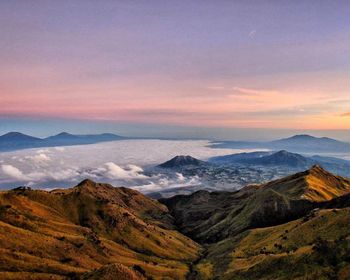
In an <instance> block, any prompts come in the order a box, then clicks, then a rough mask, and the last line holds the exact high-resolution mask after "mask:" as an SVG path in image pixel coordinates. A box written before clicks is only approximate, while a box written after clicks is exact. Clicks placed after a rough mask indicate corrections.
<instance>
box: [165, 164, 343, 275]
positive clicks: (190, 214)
mask: <svg viewBox="0 0 350 280" xmlns="http://www.w3.org/2000/svg"><path fill="white" fill-rule="evenodd" d="M349 183H350V180H349V179H345V178H342V177H339V176H335V175H333V174H331V173H329V172H327V171H326V170H324V169H322V168H320V167H319V166H314V167H312V168H311V169H310V170H307V171H304V172H300V173H297V174H294V175H292V176H288V177H286V178H284V179H281V180H276V181H273V182H270V183H267V184H263V185H256V186H247V187H245V188H243V189H242V190H240V191H237V192H207V191H199V192H196V193H193V194H192V195H189V196H175V197H172V198H169V199H162V200H161V202H162V203H164V204H166V205H167V206H168V208H169V209H170V211H171V213H172V215H173V216H174V217H175V220H176V222H177V224H178V226H179V229H180V231H181V232H183V233H184V234H186V235H188V236H190V237H191V238H193V239H194V240H197V242H199V243H203V244H206V250H205V252H204V253H203V254H202V257H201V258H200V259H199V260H198V261H197V262H196V263H195V265H194V267H193V269H192V274H191V275H192V279H216V278H217V279H272V278H276V279H294V278H300V279H306V278H308V279H322V277H323V278H324V279H348V278H349V277H350V260H349V258H348V255H349V253H350V240H349V237H350V228H349V226H348V223H349V222H350V208H349V206H350V185H349ZM334 207H337V209H334ZM329 208H332V209H329ZM339 208H341V209H339ZM190 279H191V278H190Z"/></svg>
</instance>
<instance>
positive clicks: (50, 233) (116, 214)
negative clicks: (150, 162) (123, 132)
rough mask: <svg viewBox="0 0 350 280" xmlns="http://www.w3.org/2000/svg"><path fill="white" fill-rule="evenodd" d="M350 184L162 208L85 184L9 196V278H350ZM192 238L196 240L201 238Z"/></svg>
mask: <svg viewBox="0 0 350 280" xmlns="http://www.w3.org/2000/svg"><path fill="white" fill-rule="evenodd" d="M349 222H350V179H346V178H343V177H340V176H336V175H334V174H332V173H330V172H328V171H326V170H324V169H323V168H321V167H319V166H313V167H312V168H310V169H308V170H306V171H303V172H299V173H296V174H294V175H291V176H287V177H285V178H282V179H280V180H275V181H272V182H269V183H265V184H260V185H250V186H246V187H244V188H243V189H241V190H239V191H235V192H209V191H198V192H195V193H193V194H191V195H178V196H174V197H172V198H169V199H161V200H160V201H156V200H153V199H151V198H149V197H146V196H144V195H143V194H141V193H139V192H137V191H134V190H131V189H127V188H123V187H119V188H116V187H113V186H111V185H109V184H100V183H95V182H93V181H91V180H84V181H82V182H81V183H80V184H78V185H77V186H75V187H73V188H70V189H57V190H53V191H43V190H32V189H31V188H29V187H19V188H16V189H13V190H9V191H3V192H0V254H1V261H0V279H85V280H88V279H130V280H139V279H198V280H200V279H237V280H241V279H252V280H255V279H282V280H287V279H342V280H345V279H349V278H350V259H349V255H350V227H349ZM191 238H192V239H191Z"/></svg>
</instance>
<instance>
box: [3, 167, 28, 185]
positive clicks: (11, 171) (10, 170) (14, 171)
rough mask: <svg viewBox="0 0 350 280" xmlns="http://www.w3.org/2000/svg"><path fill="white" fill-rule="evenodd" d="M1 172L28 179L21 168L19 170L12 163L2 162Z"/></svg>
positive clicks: (15, 177) (18, 178)
mask: <svg viewBox="0 0 350 280" xmlns="http://www.w3.org/2000/svg"><path fill="white" fill-rule="evenodd" d="M1 169H2V172H4V174H5V175H8V176H10V177H11V178H14V179H17V180H21V181H23V180H24V181H25V180H28V179H29V178H28V177H27V176H26V175H24V174H23V172H22V171H21V170H19V169H18V168H17V167H14V166H13V165H10V164H3V165H1Z"/></svg>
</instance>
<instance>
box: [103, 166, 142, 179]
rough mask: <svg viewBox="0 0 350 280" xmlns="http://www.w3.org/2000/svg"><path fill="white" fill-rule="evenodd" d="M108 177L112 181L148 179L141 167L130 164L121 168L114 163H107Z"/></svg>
mask: <svg viewBox="0 0 350 280" xmlns="http://www.w3.org/2000/svg"><path fill="white" fill-rule="evenodd" d="M105 167H106V175H107V176H108V177H109V178H111V179H124V180H130V179H146V178H148V177H147V176H145V175H144V174H142V173H143V169H142V168H141V167H139V166H136V165H132V164H129V165H127V166H126V167H125V168H122V167H120V166H119V165H117V164H115V163H114V162H107V163H105Z"/></svg>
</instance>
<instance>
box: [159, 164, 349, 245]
mask: <svg viewBox="0 0 350 280" xmlns="http://www.w3.org/2000/svg"><path fill="white" fill-rule="evenodd" d="M349 193H350V180H349V179H346V178H343V177H340V176H336V175H333V174H332V173H329V172H328V171H326V170H324V169H323V168H321V167H319V166H313V167H312V168H311V169H309V170H307V171H304V172H300V173H296V174H294V175H291V176H287V177H285V178H282V179H279V180H275V181H272V182H269V183H267V184H263V185H257V186H247V187H245V188H243V189H241V190H239V191H237V192H208V191H199V192H196V193H193V194H192V195H189V196H181V195H179V196H174V197H172V198H169V199H162V200H160V201H161V202H162V203H164V204H165V205H167V206H168V208H169V209H170V210H171V213H172V215H173V216H174V217H175V219H176V221H177V224H178V226H179V227H180V229H181V230H182V232H184V233H185V234H186V235H189V236H191V237H192V238H193V239H194V240H197V241H199V242H209V243H213V242H217V241H220V240H223V239H225V238H228V237H230V236H233V235H235V234H239V233H240V232H242V231H244V230H247V229H249V228H255V227H263V226H273V225H276V224H279V223H283V222H288V221H290V220H293V219H296V218H299V217H302V216H304V215H305V214H307V213H308V212H309V211H310V210H311V209H313V208H315V207H318V206H319V203H322V202H326V201H329V200H331V199H334V198H337V197H340V196H343V195H346V194H349Z"/></svg>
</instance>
